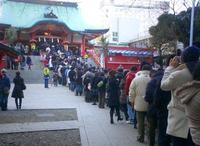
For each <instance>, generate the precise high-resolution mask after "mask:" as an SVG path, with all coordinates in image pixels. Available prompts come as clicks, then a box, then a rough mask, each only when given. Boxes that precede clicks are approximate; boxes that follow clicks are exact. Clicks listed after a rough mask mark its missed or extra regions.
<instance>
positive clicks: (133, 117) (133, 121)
mask: <svg viewBox="0 0 200 146" xmlns="http://www.w3.org/2000/svg"><path fill="white" fill-rule="evenodd" d="M136 72H137V68H136V67H135V66H133V67H131V69H130V72H129V73H128V74H127V75H126V81H125V94H126V96H127V101H128V99H129V98H128V96H129V86H130V84H131V81H132V80H133V79H134V78H135V74H136ZM127 108H128V116H129V121H128V123H131V124H134V128H136V124H137V122H136V115H135V113H134V110H133V108H132V106H131V103H130V102H129V101H128V102H127Z"/></svg>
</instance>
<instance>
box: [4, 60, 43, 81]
mask: <svg viewBox="0 0 200 146" xmlns="http://www.w3.org/2000/svg"><path fill="white" fill-rule="evenodd" d="M31 59H32V62H33V65H32V67H31V70H28V67H27V66H25V69H24V70H19V71H20V73H21V77H23V78H24V81H25V83H26V84H42V83H43V74H42V68H43V65H42V64H41V62H40V57H39V56H31ZM16 71H17V70H8V72H7V75H8V77H9V78H10V80H11V82H12V80H13V78H14V77H15V73H16Z"/></svg>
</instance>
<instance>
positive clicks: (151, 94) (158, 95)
mask: <svg viewBox="0 0 200 146" xmlns="http://www.w3.org/2000/svg"><path fill="white" fill-rule="evenodd" d="M162 76H163V70H161V69H160V70H158V71H157V72H155V73H152V79H151V81H150V82H149V83H148V85H147V89H146V95H145V101H146V102H148V103H149V108H148V112H147V116H148V122H149V138H150V143H149V145H150V146H154V145H155V130H156V127H157V125H158V129H159V130H158V131H159V134H158V145H159V146H170V141H169V137H168V136H167V135H166V126H167V115H168V114H167V105H168V103H169V101H170V99H171V93H170V92H165V91H162V90H161V89H160V81H161V79H162Z"/></svg>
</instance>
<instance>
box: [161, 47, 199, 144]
mask: <svg viewBox="0 0 200 146" xmlns="http://www.w3.org/2000/svg"><path fill="white" fill-rule="evenodd" d="M199 56H200V49H199V48H198V47H195V46H191V47H187V48H185V50H184V51H183V52H182V54H181V58H180V57H178V56H175V57H174V58H173V59H171V60H170V63H169V66H168V67H167V68H166V69H165V72H164V76H163V78H162V81H161V89H162V90H164V91H171V93H172V97H171V101H170V103H169V105H168V126H167V131H166V133H167V134H168V135H170V136H171V137H172V145H173V146H177V145H181V146H195V144H194V143H193V141H192V139H191V135H190V132H189V125H188V121H187V117H186V113H185V106H184V105H183V104H182V103H181V102H180V101H179V98H178V97H177V96H176V94H175V90H176V89H178V88H179V87H181V86H183V85H184V84H186V83H188V82H190V81H192V80H193V76H192V73H193V70H194V66H195V65H196V64H197V62H198V61H199Z"/></svg>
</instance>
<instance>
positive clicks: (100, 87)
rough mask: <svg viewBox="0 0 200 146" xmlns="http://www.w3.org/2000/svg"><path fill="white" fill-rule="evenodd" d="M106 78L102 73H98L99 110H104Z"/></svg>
mask: <svg viewBox="0 0 200 146" xmlns="http://www.w3.org/2000/svg"><path fill="white" fill-rule="evenodd" d="M106 82H107V80H106V77H105V76H104V73H103V72H102V73H100V76H99V81H98V84H97V87H98V97H99V100H98V101H99V108H105V96H106Z"/></svg>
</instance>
